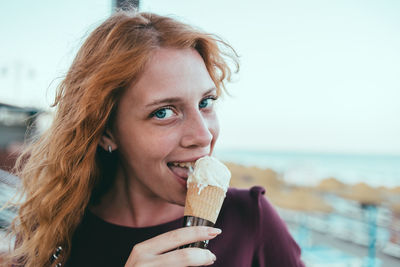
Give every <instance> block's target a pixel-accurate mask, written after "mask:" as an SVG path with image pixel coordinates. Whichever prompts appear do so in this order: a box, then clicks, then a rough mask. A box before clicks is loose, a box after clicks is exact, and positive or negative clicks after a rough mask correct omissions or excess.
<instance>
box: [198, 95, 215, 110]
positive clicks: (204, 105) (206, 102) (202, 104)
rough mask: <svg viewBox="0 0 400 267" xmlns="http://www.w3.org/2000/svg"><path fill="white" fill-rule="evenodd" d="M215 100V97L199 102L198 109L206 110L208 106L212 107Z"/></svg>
mask: <svg viewBox="0 0 400 267" xmlns="http://www.w3.org/2000/svg"><path fill="white" fill-rule="evenodd" d="M215 100H216V98H215V97H207V98H204V99H203V100H201V101H200V103H199V108H207V107H208V106H210V105H212V104H213V102H214V101H215Z"/></svg>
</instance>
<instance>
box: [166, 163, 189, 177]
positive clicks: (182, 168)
mask: <svg viewBox="0 0 400 267" xmlns="http://www.w3.org/2000/svg"><path fill="white" fill-rule="evenodd" d="M167 166H168V168H169V169H170V170H171V171H172V172H173V173H174V174H175V175H176V176H178V177H180V178H182V179H185V180H186V179H187V178H188V177H189V174H190V172H192V171H193V167H194V162H168V163H167Z"/></svg>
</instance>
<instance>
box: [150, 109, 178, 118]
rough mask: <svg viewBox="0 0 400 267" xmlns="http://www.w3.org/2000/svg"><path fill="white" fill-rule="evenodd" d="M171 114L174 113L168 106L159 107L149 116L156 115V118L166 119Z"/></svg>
mask: <svg viewBox="0 0 400 267" xmlns="http://www.w3.org/2000/svg"><path fill="white" fill-rule="evenodd" d="M172 115H174V112H173V111H172V110H171V109H170V108H161V109H159V110H156V111H155V112H154V113H153V114H151V117H156V118H157V119H167V118H169V117H171V116H172Z"/></svg>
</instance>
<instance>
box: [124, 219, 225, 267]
mask: <svg viewBox="0 0 400 267" xmlns="http://www.w3.org/2000/svg"><path fill="white" fill-rule="evenodd" d="M220 233H221V230H220V229H217V228H212V227H207V226H192V227H184V228H180V229H177V230H173V231H170V232H167V233H164V234H161V235H159V236H156V237H154V238H151V239H149V240H146V241H144V242H142V243H139V244H137V245H136V246H134V247H133V249H132V252H131V254H130V255H129V258H128V261H127V262H126V264H125V267H134V266H139V267H142V266H145V267H150V266H151V267H153V266H177V267H183V266H202V265H211V264H213V263H214V261H215V260H216V257H215V255H214V254H213V253H211V251H209V250H207V249H201V248H184V249H178V250H174V249H175V248H178V247H180V246H183V245H187V244H190V243H194V242H197V241H203V240H209V239H213V238H214V237H216V236H217V235H219V234H220Z"/></svg>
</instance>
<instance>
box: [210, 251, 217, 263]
mask: <svg viewBox="0 0 400 267" xmlns="http://www.w3.org/2000/svg"><path fill="white" fill-rule="evenodd" d="M211 257H212V261H216V260H217V256H215V254H214V253H212V252H211Z"/></svg>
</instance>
